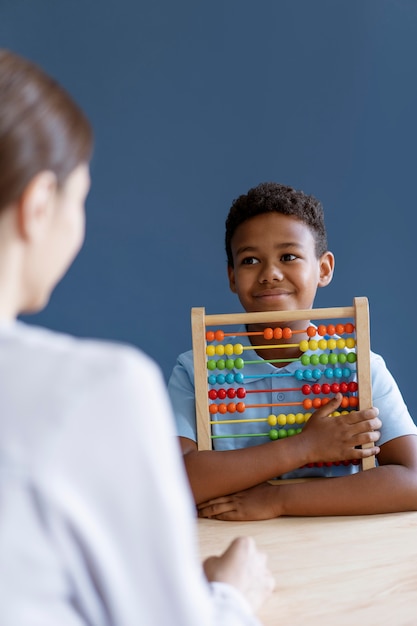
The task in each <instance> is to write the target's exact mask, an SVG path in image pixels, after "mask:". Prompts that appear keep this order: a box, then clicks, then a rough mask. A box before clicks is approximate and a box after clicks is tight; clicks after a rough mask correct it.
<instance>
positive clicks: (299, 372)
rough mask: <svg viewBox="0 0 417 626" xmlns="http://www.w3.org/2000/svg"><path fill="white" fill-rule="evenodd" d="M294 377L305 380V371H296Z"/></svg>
mask: <svg viewBox="0 0 417 626" xmlns="http://www.w3.org/2000/svg"><path fill="white" fill-rule="evenodd" d="M294 376H295V378H296V379H297V380H304V375H303V370H295V374H294Z"/></svg>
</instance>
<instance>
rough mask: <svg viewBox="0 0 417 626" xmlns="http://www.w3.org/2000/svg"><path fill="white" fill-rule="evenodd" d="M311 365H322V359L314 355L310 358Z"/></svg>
mask: <svg viewBox="0 0 417 626" xmlns="http://www.w3.org/2000/svg"><path fill="white" fill-rule="evenodd" d="M310 363H311V365H318V364H319V363H320V357H319V355H318V354H312V355H311V357H310Z"/></svg>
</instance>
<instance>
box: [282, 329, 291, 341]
mask: <svg viewBox="0 0 417 626" xmlns="http://www.w3.org/2000/svg"><path fill="white" fill-rule="evenodd" d="M282 336H283V337H284V339H291V337H292V330H291V328H283V329H282Z"/></svg>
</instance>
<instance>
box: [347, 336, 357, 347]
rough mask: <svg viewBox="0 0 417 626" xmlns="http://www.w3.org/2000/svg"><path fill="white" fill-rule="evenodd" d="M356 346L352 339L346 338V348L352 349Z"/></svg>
mask: <svg viewBox="0 0 417 626" xmlns="http://www.w3.org/2000/svg"><path fill="white" fill-rule="evenodd" d="M355 346H356V341H355V340H354V338H353V337H348V338H347V339H346V348H354V347H355Z"/></svg>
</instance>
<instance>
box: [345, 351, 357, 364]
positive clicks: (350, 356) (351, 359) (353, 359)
mask: <svg viewBox="0 0 417 626" xmlns="http://www.w3.org/2000/svg"><path fill="white" fill-rule="evenodd" d="M347 360H348V363H356V352H349V353H348V355H347Z"/></svg>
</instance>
